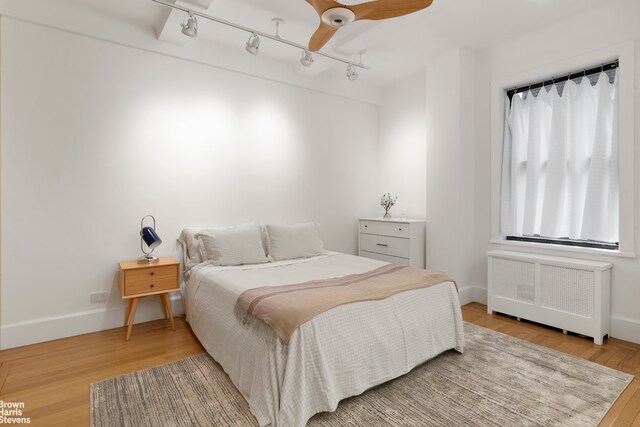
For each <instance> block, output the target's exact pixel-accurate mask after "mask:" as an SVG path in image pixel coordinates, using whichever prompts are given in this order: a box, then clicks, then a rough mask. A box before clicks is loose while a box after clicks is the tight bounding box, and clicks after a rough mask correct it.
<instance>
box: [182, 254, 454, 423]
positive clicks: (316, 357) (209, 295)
mask: <svg viewBox="0 0 640 427" xmlns="http://www.w3.org/2000/svg"><path fill="white" fill-rule="evenodd" d="M384 264H386V263H384V262H381V261H377V260H373V259H368V258H361V257H357V256H352V255H346V254H340V253H332V254H330V255H329V256H321V257H314V258H310V259H306V260H297V261H289V262H278V263H268V264H262V265H253V266H236V267H214V266H208V265H204V264H202V265H200V266H196V267H194V268H193V269H192V270H191V275H190V279H189V281H188V282H187V283H186V285H185V294H186V295H185V296H186V303H187V304H186V306H187V320H188V321H189V323H190V325H191V328H192V329H193V331H194V333H195V334H196V336H197V337H198V339H199V340H200V342H201V343H202V345H203V346H204V347H205V349H206V350H207V352H209V354H211V356H213V358H214V359H215V360H216V361H217V362H218V363H220V365H221V366H222V367H223V368H224V370H225V371H226V372H227V374H228V375H229V377H230V378H231V380H232V381H233V383H234V384H235V385H236V387H237V388H238V390H240V392H241V393H242V395H243V396H244V397H245V399H246V400H247V402H248V403H249V407H250V409H251V412H252V413H253V415H255V417H256V418H257V420H258V423H259V424H260V426H267V425H271V426H273V427H277V426H286V427H289V426H304V425H305V424H306V422H307V420H308V419H309V418H310V417H312V416H313V415H314V414H316V413H318V412H322V411H334V410H335V409H336V407H337V406H338V402H340V400H342V399H344V398H346V397H349V396H354V395H358V394H360V393H362V392H364V391H365V390H367V389H369V388H371V387H373V386H375V385H378V384H381V383H383V382H385V381H388V380H390V379H393V378H397V377H398V376H401V375H403V374H405V373H407V372H409V371H410V370H411V369H412V368H414V367H415V366H417V365H419V364H421V363H422V362H424V361H426V360H428V359H431V358H433V357H435V356H436V355H438V354H440V353H442V352H443V351H446V350H449V349H456V350H458V351H459V352H462V351H463V347H464V335H463V322H462V315H461V310H460V303H459V300H458V294H457V292H456V289H455V286H454V284H453V283H451V282H446V283H441V284H438V285H435V286H433V287H430V288H426V289H418V290H414V291H409V292H404V293H401V294H397V295H394V296H392V297H389V298H386V299H384V300H380V301H365V302H358V303H352V304H347V305H343V306H339V307H336V308H334V309H332V310H330V311H327V312H325V313H323V314H321V315H319V316H317V317H315V318H314V319H312V320H311V321H309V322H307V323H305V324H303V325H302V326H301V327H300V328H299V329H298V330H297V331H296V332H294V334H293V335H292V336H291V340H290V342H289V345H284V344H282V343H281V342H280V341H279V340H270V342H271V344H268V343H267V340H265V339H264V338H262V339H260V338H258V337H257V336H256V334H255V331H253V330H252V329H251V328H250V327H249V326H247V325H242V324H241V323H239V322H238V321H237V320H236V318H235V316H234V314H233V308H234V305H235V302H236V300H237V298H238V296H239V295H240V294H241V293H242V292H243V291H245V290H247V289H251V288H254V287H259V286H268V285H283V284H295V283H301V282H305V281H307V280H314V279H325V278H331V277H339V276H344V275H347V274H354V273H363V272H366V271H369V270H372V269H374V268H377V267H380V266H381V265H384Z"/></svg>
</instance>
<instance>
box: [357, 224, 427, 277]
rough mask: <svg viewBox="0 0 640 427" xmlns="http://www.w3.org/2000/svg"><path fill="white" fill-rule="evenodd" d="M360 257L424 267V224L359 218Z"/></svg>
mask: <svg viewBox="0 0 640 427" xmlns="http://www.w3.org/2000/svg"><path fill="white" fill-rule="evenodd" d="M358 221H359V222H360V233H359V245H358V247H359V253H358V255H360V256H362V257H367V258H373V259H378V260H380V261H387V262H392V263H394V264H401V265H411V266H413V267H420V268H424V265H425V234H426V229H425V221H424V220H422V219H399V218H398V219H396V218H391V219H384V218H360V219H359V220H358Z"/></svg>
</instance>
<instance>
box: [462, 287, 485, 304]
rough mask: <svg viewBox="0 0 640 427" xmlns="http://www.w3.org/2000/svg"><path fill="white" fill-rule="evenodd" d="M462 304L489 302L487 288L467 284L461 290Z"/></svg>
mask: <svg viewBox="0 0 640 427" xmlns="http://www.w3.org/2000/svg"><path fill="white" fill-rule="evenodd" d="M458 297H459V298H460V305H465V304H469V303H470V302H479V303H481V304H486V303H487V288H482V287H480V286H467V287H464V288H461V289H460V290H459V295H458Z"/></svg>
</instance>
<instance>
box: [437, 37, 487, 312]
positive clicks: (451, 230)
mask: <svg viewBox="0 0 640 427" xmlns="http://www.w3.org/2000/svg"><path fill="white" fill-rule="evenodd" d="M473 69H474V63H473V56H472V55H471V54H470V53H469V52H468V51H466V50H464V49H452V50H450V51H448V52H446V53H444V54H442V55H440V56H438V57H436V58H432V59H431V60H430V61H429V64H428V66H427V72H426V80H427V83H426V122H427V155H426V160H427V161H426V171H427V176H426V182H427V268H429V269H433V270H438V271H443V272H445V273H447V274H448V275H449V276H451V277H452V278H454V279H455V280H456V282H457V283H458V286H459V288H461V289H463V290H464V291H462V292H463V295H462V299H463V302H466V301H467V300H469V299H470V298H469V297H468V296H467V295H466V294H467V292H468V291H469V289H470V288H471V287H472V286H474V285H475V283H476V281H477V280H478V278H477V277H475V276H473V275H472V274H471V271H472V270H471V268H470V266H471V264H472V255H473V253H472V248H473V242H474V238H475V236H474V233H475V228H474V224H473V218H474V215H475V213H474V205H475V201H474V194H475V191H474V187H473V181H472V180H473V170H474V169H473V166H474V161H473V159H474V151H475V143H474V133H473V132H472V131H471V128H470V127H469V126H468V125H467V123H469V122H472V121H473V117H474V112H473V105H472V104H471V103H470V102H469V101H470V100H472V99H473V98H474V95H473V94H474V85H473V76H474V72H473Z"/></svg>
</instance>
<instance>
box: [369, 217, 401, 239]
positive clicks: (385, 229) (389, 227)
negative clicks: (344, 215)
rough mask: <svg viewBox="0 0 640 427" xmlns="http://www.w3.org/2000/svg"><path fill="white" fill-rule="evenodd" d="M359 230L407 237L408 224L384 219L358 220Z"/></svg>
mask: <svg viewBox="0 0 640 427" xmlns="http://www.w3.org/2000/svg"><path fill="white" fill-rule="evenodd" d="M360 232H361V233H369V234H380V235H382V236H395V237H405V238H408V237H409V224H406V223H400V222H386V221H368V220H362V221H360Z"/></svg>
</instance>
